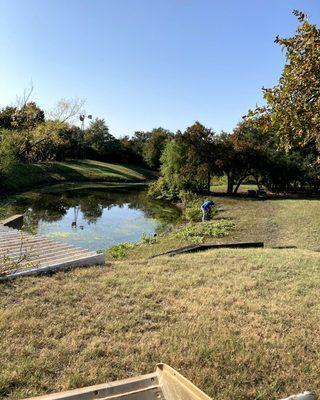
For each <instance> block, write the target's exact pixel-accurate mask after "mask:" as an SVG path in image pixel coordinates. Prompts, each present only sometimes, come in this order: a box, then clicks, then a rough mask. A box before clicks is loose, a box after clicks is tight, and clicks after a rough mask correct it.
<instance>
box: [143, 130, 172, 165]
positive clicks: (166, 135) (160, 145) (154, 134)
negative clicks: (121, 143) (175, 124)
mask: <svg viewBox="0 0 320 400" xmlns="http://www.w3.org/2000/svg"><path fill="white" fill-rule="evenodd" d="M137 133H138V132H136V134H137ZM139 134H142V132H139ZM141 136H142V135H141ZM172 137H173V134H172V133H171V132H170V131H168V130H167V129H164V128H161V127H160V128H156V129H153V130H152V131H151V132H150V133H149V134H148V133H146V134H145V135H143V140H145V143H144V145H143V158H144V160H145V162H146V163H147V165H148V166H149V167H150V168H153V169H159V167H160V157H161V154H162V152H163V149H164V147H165V145H166V142H167V141H168V140H170V139H172Z"/></svg>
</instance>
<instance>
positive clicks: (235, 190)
mask: <svg viewBox="0 0 320 400" xmlns="http://www.w3.org/2000/svg"><path fill="white" fill-rule="evenodd" d="M247 176H248V172H246V173H245V174H244V175H243V176H242V177H241V178H239V180H238V183H237V185H236V187H235V188H234V191H233V194H237V192H238V189H239V187H240V185H241V183H242V182H243V181H244V179H245V178H246V177H247Z"/></svg>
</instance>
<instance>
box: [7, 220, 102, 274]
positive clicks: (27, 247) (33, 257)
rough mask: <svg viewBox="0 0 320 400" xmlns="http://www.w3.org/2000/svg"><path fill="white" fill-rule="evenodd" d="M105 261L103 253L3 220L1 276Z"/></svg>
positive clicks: (47, 270) (35, 272)
mask: <svg viewBox="0 0 320 400" xmlns="http://www.w3.org/2000/svg"><path fill="white" fill-rule="evenodd" d="M104 263H105V256H104V254H98V253H95V252H91V251H88V250H85V249H81V248H79V247H75V246H71V245H68V244H63V243H60V242H56V241H53V240H50V239H47V238H45V237H42V236H38V235H31V234H29V233H26V232H22V231H19V230H17V229H13V228H11V227H9V226H5V225H3V224H0V268H1V269H0V274H1V275H0V280H8V279H14V278H16V277H18V276H23V275H35V274H39V273H44V272H49V271H54V270H59V269H65V268H71V267H84V266H89V265H100V264H104Z"/></svg>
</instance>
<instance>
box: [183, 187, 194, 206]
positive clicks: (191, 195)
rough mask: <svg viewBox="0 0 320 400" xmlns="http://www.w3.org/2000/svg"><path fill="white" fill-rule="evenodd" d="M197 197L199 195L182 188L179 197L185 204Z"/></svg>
mask: <svg viewBox="0 0 320 400" xmlns="http://www.w3.org/2000/svg"><path fill="white" fill-rule="evenodd" d="M197 198H198V196H197V195H196V194H194V193H192V192H190V190H180V192H179V199H180V200H181V202H182V203H183V204H184V205H187V204H188V203H190V202H193V201H195V200H197Z"/></svg>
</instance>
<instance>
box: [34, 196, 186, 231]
mask: <svg viewBox="0 0 320 400" xmlns="http://www.w3.org/2000/svg"><path fill="white" fill-rule="evenodd" d="M125 205H128V207H129V208H130V209H133V210H141V211H143V212H144V214H145V216H146V217H149V218H154V219H157V220H158V221H159V222H160V223H162V224H168V223H173V222H174V221H175V220H176V219H177V218H178V217H179V215H180V211H179V210H178V209H177V208H176V207H174V206H172V205H170V204H168V203H166V202H163V201H158V200H153V199H151V198H149V197H148V196H147V194H146V191H145V190H112V191H110V190H109V191H101V190H92V189H90V190H88V189H86V190H79V191H74V192H71V191H70V192H69V191H67V192H65V193H64V194H40V195H39V196H37V197H36V198H35V199H33V200H32V201H31V202H29V201H28V207H31V208H32V212H29V213H28V214H27V218H26V224H27V225H30V226H36V225H37V224H38V223H39V221H40V220H42V221H45V222H54V221H59V220H60V219H62V218H63V216H65V215H66V213H67V211H68V210H69V209H70V208H72V207H77V206H79V207H80V210H81V212H82V215H83V219H84V220H85V221H87V222H88V223H96V222H97V221H98V219H99V218H101V216H102V214H103V210H104V209H108V210H109V209H111V208H112V207H114V206H117V207H120V208H122V207H124V206H125Z"/></svg>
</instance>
